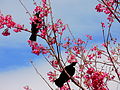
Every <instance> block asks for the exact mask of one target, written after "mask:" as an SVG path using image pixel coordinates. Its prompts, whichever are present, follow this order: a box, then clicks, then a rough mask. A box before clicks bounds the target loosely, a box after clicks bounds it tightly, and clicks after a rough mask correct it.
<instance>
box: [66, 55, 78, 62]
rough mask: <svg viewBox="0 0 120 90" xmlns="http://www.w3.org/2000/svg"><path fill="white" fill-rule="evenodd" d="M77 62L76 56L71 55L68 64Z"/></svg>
mask: <svg viewBox="0 0 120 90" xmlns="http://www.w3.org/2000/svg"><path fill="white" fill-rule="evenodd" d="M72 62H77V59H76V55H74V54H70V56H69V59H68V63H72Z"/></svg>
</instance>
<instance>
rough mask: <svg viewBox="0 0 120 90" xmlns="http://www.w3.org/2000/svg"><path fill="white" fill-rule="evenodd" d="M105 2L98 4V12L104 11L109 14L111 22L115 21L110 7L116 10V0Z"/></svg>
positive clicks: (106, 0) (105, 0)
mask: <svg viewBox="0 0 120 90" xmlns="http://www.w3.org/2000/svg"><path fill="white" fill-rule="evenodd" d="M103 1H104V3H105V4H106V5H107V6H106V5H105V4H103V3H102V4H98V5H97V6H96V8H95V9H96V10H97V12H104V13H105V14H107V15H108V17H107V19H108V20H109V22H114V20H113V13H112V12H111V11H110V10H109V9H108V8H110V9H111V10H114V5H115V1H114V0H103Z"/></svg>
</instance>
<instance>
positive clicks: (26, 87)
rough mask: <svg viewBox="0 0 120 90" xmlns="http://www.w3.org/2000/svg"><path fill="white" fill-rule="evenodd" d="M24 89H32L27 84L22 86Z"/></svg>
mask: <svg viewBox="0 0 120 90" xmlns="http://www.w3.org/2000/svg"><path fill="white" fill-rule="evenodd" d="M23 88H24V89H25V90H32V89H31V88H30V87H29V86H25V87H23Z"/></svg>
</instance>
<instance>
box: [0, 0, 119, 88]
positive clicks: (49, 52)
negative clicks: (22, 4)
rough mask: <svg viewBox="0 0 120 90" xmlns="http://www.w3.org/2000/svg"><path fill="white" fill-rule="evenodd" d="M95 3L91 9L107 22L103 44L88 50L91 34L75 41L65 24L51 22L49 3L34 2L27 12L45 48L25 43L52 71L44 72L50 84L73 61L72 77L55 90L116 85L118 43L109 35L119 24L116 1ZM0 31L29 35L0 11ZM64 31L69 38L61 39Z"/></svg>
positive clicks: (107, 0)
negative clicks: (44, 43) (103, 16)
mask: <svg viewBox="0 0 120 90" xmlns="http://www.w3.org/2000/svg"><path fill="white" fill-rule="evenodd" d="M98 2H99V4H98V5H96V7H95V10H96V11H97V12H101V13H104V14H106V15H107V18H106V20H107V23H104V22H101V30H102V33H103V39H104V42H103V43H102V44H101V45H93V46H91V47H90V46H89V47H88V42H89V41H92V40H93V38H92V36H91V35H86V36H85V37H86V40H82V39H81V38H79V37H78V38H75V37H74V35H73V34H72V32H71V30H70V28H69V26H68V25H67V24H64V22H63V21H62V20H61V19H57V20H54V18H53V16H54V15H53V12H52V7H51V1H50V0H41V4H40V5H37V3H36V2H34V5H35V9H34V10H33V14H34V15H33V16H32V15H31V14H30V13H29V12H28V13H29V15H30V21H31V24H32V23H34V24H35V25H36V26H37V27H36V28H37V29H38V32H37V34H36V36H37V38H38V39H39V38H41V39H42V40H43V41H45V42H46V46H43V45H42V43H39V42H37V41H32V40H28V44H29V46H30V47H31V50H32V53H33V54H36V55H43V56H44V58H45V59H46V60H47V61H48V62H49V64H50V65H51V66H52V67H53V69H54V71H49V72H48V73H47V76H48V79H49V81H50V82H53V83H54V81H55V80H56V79H57V78H58V77H59V74H60V73H61V72H62V71H65V69H64V68H65V66H67V65H68V64H70V63H72V62H77V65H76V66H75V74H74V76H73V77H71V76H70V75H68V76H69V77H70V80H69V81H68V82H66V83H64V85H63V87H61V88H58V90H73V88H71V83H74V85H75V86H76V87H79V88H80V89H82V90H87V89H88V90H109V87H108V83H109V82H110V81H113V82H116V83H120V44H119V43H117V42H116V39H115V38H113V37H112V33H111V26H112V23H114V22H118V23H120V12H119V11H120V6H119V5H120V1H119V0H98ZM36 13H39V14H38V16H36V15H35V14H36ZM36 21H38V22H36ZM39 22H41V23H39ZM0 29H1V30H3V32H2V35H4V36H8V35H10V32H11V31H10V30H13V31H14V32H16V33H17V32H22V31H26V32H30V33H31V30H28V29H27V28H25V26H24V25H20V24H17V23H16V22H15V21H14V20H13V18H12V16H11V15H6V16H5V15H3V14H2V12H0ZM65 30H68V31H69V33H70V35H71V36H70V37H64V35H63V34H64V31H65ZM31 63H32V65H33V67H34V69H35V70H36V72H37V74H39V75H40V76H41V74H40V73H39V72H38V71H37V68H36V67H35V66H34V64H33V62H32V61H31ZM66 73H67V72H66ZM41 78H42V79H43V80H44V81H45V82H46V84H47V85H48V86H49V87H50V89H52V90H53V88H52V86H50V85H49V83H48V82H47V81H46V79H45V78H43V76H41ZM24 89H25V90H31V89H30V88H29V86H25V87H24Z"/></svg>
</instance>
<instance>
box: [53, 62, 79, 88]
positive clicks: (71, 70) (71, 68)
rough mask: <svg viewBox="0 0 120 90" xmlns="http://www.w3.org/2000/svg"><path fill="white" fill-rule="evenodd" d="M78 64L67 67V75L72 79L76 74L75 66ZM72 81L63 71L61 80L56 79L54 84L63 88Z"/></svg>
mask: <svg viewBox="0 0 120 90" xmlns="http://www.w3.org/2000/svg"><path fill="white" fill-rule="evenodd" d="M76 63H77V62H72V63H71V64H70V65H68V66H66V67H65V70H66V71H67V73H68V74H69V75H70V76H71V77H72V76H73V75H74V73H75V68H74V66H75V65H76ZM69 79H70V77H69V76H68V75H67V74H66V73H65V71H64V70H63V71H62V73H61V74H60V76H59V78H58V79H56V80H55V81H54V82H55V84H56V85H57V86H58V87H60V88H61V87H62V86H63V84H64V83H65V82H67V81H68V80H69Z"/></svg>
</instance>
